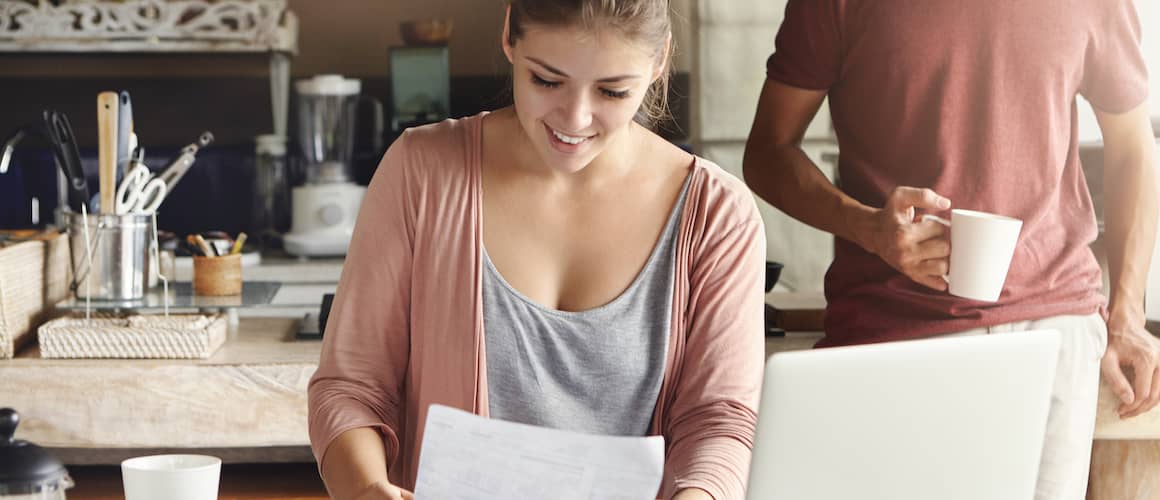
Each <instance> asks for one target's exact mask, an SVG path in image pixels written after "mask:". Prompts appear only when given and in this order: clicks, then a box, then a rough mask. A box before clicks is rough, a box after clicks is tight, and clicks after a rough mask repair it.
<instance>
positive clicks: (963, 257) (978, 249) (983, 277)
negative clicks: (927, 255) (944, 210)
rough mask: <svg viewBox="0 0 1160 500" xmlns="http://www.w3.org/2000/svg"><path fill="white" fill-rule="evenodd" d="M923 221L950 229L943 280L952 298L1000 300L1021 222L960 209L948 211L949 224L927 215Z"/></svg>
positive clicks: (923, 217) (946, 221)
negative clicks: (947, 271)
mask: <svg viewBox="0 0 1160 500" xmlns="http://www.w3.org/2000/svg"><path fill="white" fill-rule="evenodd" d="M922 219H923V220H930V221H935V222H938V223H939V224H942V225H945V226H947V227H949V228H951V269H950V274H949V275H947V276H944V277H943V279H945V280H946V281H947V284H948V285H949V289H950V290H949V291H950V293H951V295H956V296H959V297H964V298H968V299H974V300H980V301H985V302H994V301H996V300H999V294H1000V293H1001V292H1002V291H1003V283H1004V282H1005V281H1006V280H1007V269H1008V268H1009V267H1010V266H1011V257H1012V256H1013V255H1014V254H1015V245H1016V244H1017V243H1018V242H1019V231H1020V230H1021V229H1022V228H1023V221H1021V220H1019V219H1014V218H1011V217H1004V216H1002V215H995V214H989V213H986V212H976V211H974V210H962V209H954V210H951V220H949V221H948V220H946V219H943V218H942V217H938V216H935V215H930V214H927V215H924V216H922Z"/></svg>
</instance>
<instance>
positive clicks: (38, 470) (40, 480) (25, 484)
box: [0, 408, 73, 500]
mask: <svg viewBox="0 0 1160 500" xmlns="http://www.w3.org/2000/svg"><path fill="white" fill-rule="evenodd" d="M18 425H20V415H19V414H17V413H16V411H15V410H13V409H11V408H0V499H5V498H11V499H20V500H33V499H35V500H56V499H63V498H65V494H64V492H65V490H67V489H69V488H71V487H73V481H72V478H70V477H69V475H68V471H67V470H65V468H64V465H62V464H61V463H60V460H57V459H56V458H55V457H53V456H52V455H49V454H48V452H47V451H45V450H44V448H41V447H39V446H36V445H35V444H32V443H29V442H28V441H22V440H19V439H16V438H15V434H16V426H18Z"/></svg>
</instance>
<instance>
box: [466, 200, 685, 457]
mask: <svg viewBox="0 0 1160 500" xmlns="http://www.w3.org/2000/svg"><path fill="white" fill-rule="evenodd" d="M688 187H689V181H688V178H686V179H685V185H684V187H682V188H681V194H680V196H679V197H678V198H677V203H675V204H674V205H675V206H674V207H673V210H672V213H671V214H669V219H668V222H667V223H666V224H665V229H664V232H663V233H662V234H661V236H660V238H659V239H658V240H657V244H656V246H655V247H653V251H652V254H651V255H650V256H649V258H648V261H647V262H646V263H645V265H644V268H643V269H641V271H640V273H639V274H638V275H637V277H636V279H635V280H633V282H632V284H630V285H629V286H628V288H627V289H625V291H624V292H623V293H621V294H620V296H618V297H617V298H615V299H613V300H612V302H609V303H607V304H605V305H602V306H600V307H597V308H594V309H589V310H586V311H579V312H569V311H559V310H555V309H550V308H547V307H544V306H542V305H540V304H538V303H536V302H533V301H532V300H531V299H529V298H527V297H526V296H524V295H523V294H521V293H520V292H519V291H517V290H516V289H515V288H513V287H512V286H511V285H510V284H508V282H507V281H505V280H504V279H503V276H501V275H500V274H499V271H498V270H496V268H495V265H494V264H492V262H491V258H489V257H488V256H487V250H486V249H485V250H484V251H483V261H484V273H483V330H484V341H485V342H486V349H487V390H488V410H489V411H490V413H491V417H492V418H498V419H502V420H508V421H513V422H521V423H525V424H532V425H539V426H544V427H551V428H556V429H567V430H573V431H580V432H588V433H595V434H606V435H619V436H643V435H645V434H647V433H648V429H649V424H650V422H651V421H652V414H653V410H654V409H655V407H656V401H657V397H658V396H659V394H660V389H661V380H662V378H663V376H664V369H665V359H666V352H667V349H668V343H669V324H670V322H671V321H670V318H671V312H672V293H673V279H674V278H673V276H674V274H675V273H674V271H675V265H676V242H677V226H678V223H679V221H680V213H681V208H682V207H683V206H684V203H685V197H686V195H687V190H688Z"/></svg>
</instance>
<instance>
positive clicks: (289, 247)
mask: <svg viewBox="0 0 1160 500" xmlns="http://www.w3.org/2000/svg"><path fill="white" fill-rule="evenodd" d="M361 87H362V85H361V82H359V80H357V79H352V78H343V77H342V76H341V75H317V76H314V77H312V78H307V79H304V80H300V81H298V82H296V83H295V90H297V94H298V97H297V101H296V104H297V108H298V146H299V148H298V149H299V153H300V154H301V160H302V164H303V169H304V171H305V174H306V176H305V182H304V183H303V184H302V185H301V186H297V187H295V188H293V189H292V190H291V194H290V203H291V205H292V207H293V208H292V210H291V219H290V232H289V233H286V235H285V236H284V237H283V244H284V246H285V248H286V252H287V253H290V254H292V255H297V256H299V257H301V258H306V257H323V256H342V255H346V250H347V247H348V246H349V245H350V237H351V233H353V231H354V223H355V218H356V217H357V216H358V209H359V205H360V204H361V203H362V198H363V194H364V193H366V188H365V187H363V186H360V185H358V184H356V183H355V182H354V180H353V178H352V176H351V171H352V168H351V158H352V155H353V150H354V136H355V134H354V132H355V123H356V115H357V113H356V112H357V110H358V105H359V103H360V102H370V103H371V104H372V105H373V108H374V113H375V127H376V130H374V140H373V142H374V147H375V149H376V151H377V150H378V149H380V147H381V146H380V144H381V143H380V140H381V137H382V123H383V118H382V116H383V108H382V104H381V103H380V102H378V100H376V99H374V98H370V97H363V96H360V95H359V92H360V91H361Z"/></svg>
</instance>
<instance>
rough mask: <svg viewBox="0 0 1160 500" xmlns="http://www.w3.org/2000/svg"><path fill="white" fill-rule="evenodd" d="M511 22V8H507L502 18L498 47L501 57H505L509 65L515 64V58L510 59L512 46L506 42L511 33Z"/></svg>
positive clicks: (509, 6)
mask: <svg viewBox="0 0 1160 500" xmlns="http://www.w3.org/2000/svg"><path fill="white" fill-rule="evenodd" d="M511 20H512V6H511V5H508V6H507V11H506V12H505V13H504V16H503V34H502V35H500V40H499V43H500V46H502V47H503V55H505V56H507V60H508V63H509V64H515V58H514V57H512V44H511V43H509V42H508V35H509V34H510V33H511Z"/></svg>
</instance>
